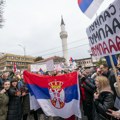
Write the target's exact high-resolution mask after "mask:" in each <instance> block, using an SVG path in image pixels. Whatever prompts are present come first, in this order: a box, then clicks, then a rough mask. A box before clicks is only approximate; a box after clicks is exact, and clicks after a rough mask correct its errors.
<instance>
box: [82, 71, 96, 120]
mask: <svg viewBox="0 0 120 120" xmlns="http://www.w3.org/2000/svg"><path fill="white" fill-rule="evenodd" d="M80 90H81V99H82V104H83V110H84V115H85V116H87V118H88V120H92V116H93V113H92V109H93V94H94V91H95V85H94V80H93V79H91V78H90V73H89V70H88V69H87V70H85V71H84V72H83V73H82V76H81V80H80Z"/></svg>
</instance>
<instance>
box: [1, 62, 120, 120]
mask: <svg viewBox="0 0 120 120" xmlns="http://www.w3.org/2000/svg"><path fill="white" fill-rule="evenodd" d="M119 70H120V69H119V68H116V71H117V78H118V80H120V71H119ZM73 71H77V72H78V78H79V88H80V96H81V97H80V98H81V100H80V106H81V108H80V109H81V110H83V116H87V119H88V120H115V119H120V93H119V91H117V83H116V78H115V74H114V71H113V70H112V69H110V68H109V67H108V66H107V64H101V65H100V66H99V67H98V68H89V69H88V68H87V69H82V67H80V66H79V67H77V68H75V69H73V70H69V69H66V70H62V71H53V72H48V71H47V72H44V71H43V72H38V73H37V74H43V75H51V76H57V75H61V74H67V73H70V72H73ZM30 113H31V114H33V116H34V120H38V113H43V111H42V110H41V109H39V110H36V111H34V110H32V111H31V110H30V98H29V91H28V88H27V86H26V84H25V83H24V80H23V74H22V73H21V72H16V73H13V72H6V73H3V74H2V75H1V77H0V120H22V119H23V120H27V117H28V115H29V114H30ZM59 119H60V120H64V119H63V118H59ZM67 120H75V116H71V117H70V118H68V119H67Z"/></svg>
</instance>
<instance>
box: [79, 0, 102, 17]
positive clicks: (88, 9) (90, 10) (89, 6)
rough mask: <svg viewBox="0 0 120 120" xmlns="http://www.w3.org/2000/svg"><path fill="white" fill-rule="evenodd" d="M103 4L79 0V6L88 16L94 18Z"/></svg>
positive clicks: (96, 0) (100, 1) (96, 1)
mask: <svg viewBox="0 0 120 120" xmlns="http://www.w3.org/2000/svg"><path fill="white" fill-rule="evenodd" d="M102 2H103V0H78V5H79V7H80V9H81V11H82V12H83V13H84V14H85V15H86V16H88V17H89V18H92V17H93V16H94V14H95V12H96V11H97V9H98V8H99V6H100V5H101V3H102Z"/></svg>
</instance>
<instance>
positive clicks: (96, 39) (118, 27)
mask: <svg viewBox="0 0 120 120" xmlns="http://www.w3.org/2000/svg"><path fill="white" fill-rule="evenodd" d="M86 31H87V35H88V39H89V44H90V47H91V52H92V54H93V56H99V57H103V56H107V55H113V54H117V53H120V0H116V1H115V2H114V3H113V4H111V5H110V6H109V7H108V8H107V9H106V10H105V11H104V12H102V13H101V14H100V15H99V16H98V17H97V18H96V20H95V21H94V22H93V23H92V24H91V25H90V26H89V27H88V28H87V30H86Z"/></svg>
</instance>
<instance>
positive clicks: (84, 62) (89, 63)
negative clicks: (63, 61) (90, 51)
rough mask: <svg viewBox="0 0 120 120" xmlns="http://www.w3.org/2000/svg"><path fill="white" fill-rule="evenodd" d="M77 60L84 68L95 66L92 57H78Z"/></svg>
mask: <svg viewBox="0 0 120 120" xmlns="http://www.w3.org/2000/svg"><path fill="white" fill-rule="evenodd" d="M75 62H76V63H77V65H78V66H82V67H84V68H90V67H93V66H95V64H94V62H93V60H92V59H91V57H90V58H84V59H76V60H75Z"/></svg>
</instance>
